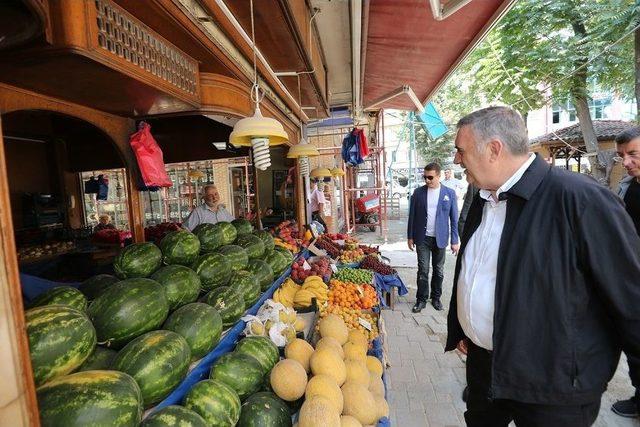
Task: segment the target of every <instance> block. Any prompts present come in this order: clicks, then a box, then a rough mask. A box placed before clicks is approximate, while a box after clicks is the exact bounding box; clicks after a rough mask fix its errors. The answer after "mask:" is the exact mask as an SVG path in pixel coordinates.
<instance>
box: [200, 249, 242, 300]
mask: <svg viewBox="0 0 640 427" xmlns="http://www.w3.org/2000/svg"><path fill="white" fill-rule="evenodd" d="M191 268H192V269H193V270H194V271H195V272H196V274H198V276H199V277H200V286H201V287H202V289H203V290H205V291H210V290H211V289H214V288H217V287H219V286H224V285H226V284H227V283H229V280H230V279H231V274H232V273H233V271H232V270H231V268H229V261H228V260H227V257H226V256H225V255H223V254H220V253H211V254H204V255H201V256H200V257H199V258H198V259H197V260H196V262H195V263H194V264H193V265H192V266H191Z"/></svg>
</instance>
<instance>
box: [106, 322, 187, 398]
mask: <svg viewBox="0 0 640 427" xmlns="http://www.w3.org/2000/svg"><path fill="white" fill-rule="evenodd" d="M190 361H191V351H190V350H189V344H187V341H186V340H185V339H184V338H182V337H181V336H180V335H178V334H176V333H175V332H172V331H151V332H147V333H146V334H144V335H142V336H139V337H138V338H136V339H134V340H133V341H131V342H130V343H129V344H127V345H126V346H125V347H124V348H123V349H122V350H120V351H119V352H118V355H117V356H116V358H115V359H114V360H113V364H112V366H113V369H115V370H117V371H121V372H126V373H127V374H129V375H131V376H132V377H133V378H135V380H136V382H137V383H138V385H139V386H140V391H141V392H142V401H143V404H144V406H145V407H148V406H151V405H153V404H154V403H157V402H159V401H161V400H162V399H164V398H165V397H166V396H167V395H168V394H169V393H171V391H172V390H173V389H174V388H176V387H177V386H178V384H180V382H181V381H182V380H183V379H184V377H185V375H187V370H188V369H189V362H190Z"/></svg>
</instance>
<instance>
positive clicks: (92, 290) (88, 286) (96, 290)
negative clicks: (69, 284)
mask: <svg viewBox="0 0 640 427" xmlns="http://www.w3.org/2000/svg"><path fill="white" fill-rule="evenodd" d="M119 280H120V279H118V278H117V277H116V276H112V275H110V274H98V275H97V276H93V277H90V278H89V279H87V280H85V281H84V282H82V284H81V285H80V286H79V287H78V290H79V291H80V292H82V293H83V294H84V295H85V296H86V297H87V299H88V300H89V301H93V300H94V299H96V298H97V297H98V296H99V295H100V294H101V293H102V291H104V290H105V289H107V288H108V287H109V286H111V285H115V284H116V283H117V282H118V281H119Z"/></svg>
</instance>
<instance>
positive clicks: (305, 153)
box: [287, 139, 320, 177]
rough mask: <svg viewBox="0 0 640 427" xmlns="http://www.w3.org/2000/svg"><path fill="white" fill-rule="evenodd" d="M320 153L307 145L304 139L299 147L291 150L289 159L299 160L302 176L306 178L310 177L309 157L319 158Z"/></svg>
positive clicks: (288, 154) (296, 146)
mask: <svg viewBox="0 0 640 427" xmlns="http://www.w3.org/2000/svg"><path fill="white" fill-rule="evenodd" d="M319 155H320V152H319V151H318V149H317V148H316V147H314V146H313V145H311V144H309V143H307V141H305V140H304V139H302V141H301V142H300V144H298V145H294V146H293V147H291V148H289V151H288V152H287V158H288V159H298V160H299V162H300V174H301V175H302V176H304V177H308V176H309V157H315V156H319Z"/></svg>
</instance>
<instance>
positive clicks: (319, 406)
mask: <svg viewBox="0 0 640 427" xmlns="http://www.w3.org/2000/svg"><path fill="white" fill-rule="evenodd" d="M298 427H340V414H339V413H338V411H336V409H335V408H334V407H333V405H332V404H331V402H330V401H329V399H327V398H325V397H322V396H314V397H312V398H311V399H309V400H305V401H304V403H303V404H302V408H300V414H299V416H298Z"/></svg>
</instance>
